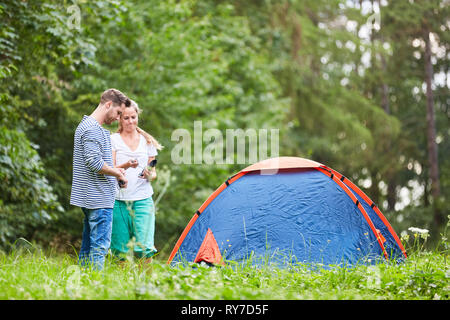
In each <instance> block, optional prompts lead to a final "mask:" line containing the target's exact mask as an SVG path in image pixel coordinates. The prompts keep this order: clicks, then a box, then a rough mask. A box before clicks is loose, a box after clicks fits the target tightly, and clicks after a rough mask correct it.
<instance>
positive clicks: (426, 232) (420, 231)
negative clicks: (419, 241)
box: [408, 227, 430, 239]
mask: <svg viewBox="0 0 450 320" xmlns="http://www.w3.org/2000/svg"><path fill="white" fill-rule="evenodd" d="M408 230H409V231H411V232H412V233H414V234H420V237H421V238H423V239H426V238H428V236H429V232H430V231H429V230H427V229H420V228H415V227H410V228H408Z"/></svg>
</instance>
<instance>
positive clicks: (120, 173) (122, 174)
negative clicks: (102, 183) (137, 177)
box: [113, 168, 128, 188]
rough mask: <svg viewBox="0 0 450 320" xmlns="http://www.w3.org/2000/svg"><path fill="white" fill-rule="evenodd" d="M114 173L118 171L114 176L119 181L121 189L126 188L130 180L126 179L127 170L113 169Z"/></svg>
mask: <svg viewBox="0 0 450 320" xmlns="http://www.w3.org/2000/svg"><path fill="white" fill-rule="evenodd" d="M113 170H114V171H116V172H115V173H116V174H114V176H115V177H116V178H117V180H118V181H119V187H121V188H126V187H127V186H128V180H127V178H125V169H122V168H113Z"/></svg>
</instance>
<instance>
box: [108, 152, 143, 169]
mask: <svg viewBox="0 0 450 320" xmlns="http://www.w3.org/2000/svg"><path fill="white" fill-rule="evenodd" d="M112 156H113V164H114V167H115V168H122V169H125V170H127V169H128V168H130V167H133V168H136V167H137V166H138V164H139V163H138V162H137V160H136V159H130V160H128V161H127V162H124V163H122V164H119V165H117V164H116V151H114V150H113V152H112Z"/></svg>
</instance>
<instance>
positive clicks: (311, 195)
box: [173, 169, 401, 265]
mask: <svg viewBox="0 0 450 320" xmlns="http://www.w3.org/2000/svg"><path fill="white" fill-rule="evenodd" d="M358 198H359V197H358ZM359 201H360V202H361V204H362V205H363V206H364V208H365V209H366V211H367V213H368V214H369V215H370V217H371V218H373V221H374V224H375V226H376V228H378V229H379V230H380V231H381V232H382V234H383V235H384V236H385V237H386V242H387V243H388V244H389V248H391V250H393V251H395V253H396V254H398V253H399V252H400V254H401V251H400V249H399V248H398V247H397V245H396V244H395V240H394V239H393V238H392V236H390V233H389V232H384V231H385V228H386V227H385V226H384V224H383V223H382V222H381V220H380V219H379V218H378V217H377V215H376V213H375V212H374V211H373V210H372V209H371V208H370V205H368V204H367V203H366V202H365V201H363V200H362V199H360V198H359ZM369 209H370V210H369ZM208 228H210V229H211V230H212V232H213V234H214V237H215V238H216V240H217V244H218V246H219V249H220V252H221V253H222V256H223V257H224V258H225V260H233V261H246V260H248V259H250V260H251V262H252V263H257V264H261V263H267V262H270V263H277V264H285V263H297V262H299V263H313V264H315V263H319V264H323V265H336V264H338V265H354V264H357V263H373V262H375V261H376V260H377V259H379V258H382V257H383V253H382V249H381V247H380V245H379V244H378V241H377V239H376V236H375V234H374V233H373V231H372V230H371V228H370V227H369V224H368V222H367V221H366V220H365V218H364V216H363V215H362V213H361V211H360V210H359V209H358V207H357V206H356V205H355V203H354V202H353V201H352V200H351V198H350V197H349V196H348V194H346V193H345V191H344V190H343V189H342V188H341V187H340V186H339V185H338V184H337V183H336V182H335V181H333V180H332V179H330V178H329V177H328V176H327V175H325V174H323V173H322V172H320V171H317V170H314V169H299V170H280V171H279V172H278V173H277V174H272V175H263V174H261V173H260V172H250V173H248V174H246V175H244V176H243V177H241V178H239V179H238V180H236V181H235V182H233V183H232V184H230V185H229V186H228V187H227V188H226V189H224V190H223V191H222V192H221V193H220V194H218V195H217V197H216V198H215V199H214V200H213V201H212V202H211V203H210V204H209V205H208V206H207V207H206V208H205V210H204V211H203V212H202V213H201V214H200V216H199V217H198V219H197V220H196V221H195V223H194V224H193V226H192V228H191V229H190V231H189V232H188V234H187V235H186V238H185V239H184V241H183V243H182V244H181V246H180V248H179V250H178V251H177V254H176V255H175V257H174V259H173V262H175V263H176V262H182V261H193V259H194V258H195V256H196V254H197V252H198V249H199V247H200V245H201V243H202V241H203V239H204V237H205V235H206V233H207V230H208Z"/></svg>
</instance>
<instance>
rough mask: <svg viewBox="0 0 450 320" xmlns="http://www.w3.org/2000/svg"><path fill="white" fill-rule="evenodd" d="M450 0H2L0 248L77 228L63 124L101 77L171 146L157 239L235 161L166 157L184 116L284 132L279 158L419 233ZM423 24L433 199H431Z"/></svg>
mask: <svg viewBox="0 0 450 320" xmlns="http://www.w3.org/2000/svg"><path fill="white" fill-rule="evenodd" d="M448 7H449V6H448V4H447V3H446V2H445V1H438V0H433V1H419V0H415V1H367V0H363V1H359V0H358V1H356V0H355V1H343V0H332V1H329V0H314V1H312V0H306V1H294V0H283V1H271V0H265V1H260V0H251V1H245V2H244V1H234V0H228V1H220V0H207V1H196V0H190V1H174V0H171V1H156V0H150V1H144V0H133V1H73V2H72V1H61V2H56V3H55V2H54V1H50V0H33V1H0V18H1V19H0V112H1V115H2V118H1V119H0V164H1V166H0V178H1V179H2V181H5V182H4V183H3V184H2V185H1V186H0V191H1V192H0V239H1V242H2V243H3V244H4V245H6V244H7V243H8V242H12V241H14V240H15V239H17V238H18V237H20V236H22V237H26V238H30V239H32V240H41V241H45V242H46V243H49V242H50V241H52V242H51V243H52V244H57V243H58V242H64V241H65V240H69V241H70V243H72V244H73V243H76V240H78V239H79V238H80V237H81V211H80V210H78V209H77V208H74V207H72V206H70V205H69V194H70V186H71V179H72V176H71V175H72V146H73V145H72V143H73V133H74V130H75V128H76V126H77V124H78V123H79V121H80V119H81V118H82V116H83V115H84V114H90V113H91V112H92V111H93V110H94V108H95V107H96V105H97V104H98V102H99V97H100V94H101V92H103V90H105V89H106V88H111V87H115V88H118V89H120V90H121V91H123V92H125V93H126V94H127V95H129V96H130V97H131V98H132V99H134V100H135V101H136V102H137V103H138V104H139V106H140V107H141V109H143V113H142V114H141V115H140V126H141V127H142V128H143V129H145V130H146V131H148V132H149V133H151V134H152V135H154V136H155V137H156V138H157V139H158V140H159V141H160V142H161V143H162V144H163V145H164V146H165V148H164V149H163V150H161V151H160V154H159V156H158V170H159V173H160V174H159V178H158V180H157V182H156V183H155V185H154V189H155V196H154V198H155V200H156V199H158V204H157V236H156V242H157V246H159V247H160V248H164V247H165V246H166V247H167V248H168V247H171V246H172V245H173V242H174V241H176V237H177V236H178V235H179V233H180V232H181V230H182V229H183V227H184V226H185V225H186V223H187V221H188V220H189V219H190V217H191V216H192V214H193V213H194V212H195V210H197V209H198V207H199V206H200V205H201V204H202V203H203V201H204V200H205V199H206V198H207V197H208V196H209V194H210V193H211V192H212V191H213V190H214V189H215V188H217V187H218V186H219V185H220V184H221V183H222V182H223V181H224V180H225V179H226V178H228V177H229V176H230V175H232V174H234V173H235V172H237V171H239V170H240V169H242V168H243V165H242V164H219V163H213V164H207V165H206V164H205V163H204V162H202V163H201V164H195V163H193V164H191V165H187V164H175V163H174V162H173V159H172V157H171V156H172V154H171V151H172V150H173V149H174V147H175V146H176V145H177V143H178V142H179V141H176V140H173V139H172V138H173V137H172V133H173V132H174V131H175V130H176V129H180V128H181V129H185V130H187V131H188V132H189V133H190V135H191V137H192V138H194V133H195V132H194V121H201V123H202V129H203V132H204V131H205V130H207V129H216V130H217V131H216V132H221V133H223V135H224V136H225V131H226V130H227V129H242V130H246V129H256V130H258V129H271V128H276V129H279V130H280V155H289V156H300V157H305V158H310V159H313V160H316V161H319V162H322V163H324V164H326V165H329V166H331V167H333V168H335V169H336V170H338V171H340V172H341V173H343V174H345V175H346V176H348V177H349V178H351V179H352V180H353V181H354V182H356V183H357V184H359V186H360V187H362V188H363V189H364V190H365V191H366V192H367V193H368V195H369V196H370V197H371V198H372V199H373V200H374V201H375V202H376V203H378V204H379V205H380V207H381V208H383V209H384V210H385V211H386V210H387V211H388V212H387V213H388V215H389V216H390V217H391V218H392V219H393V220H394V221H393V222H394V224H396V223H397V224H398V225H400V222H401V221H403V222H407V223H409V224H411V223H413V224H414V223H422V224H425V226H424V225H422V227H429V225H428V224H429V223H430V222H431V217H432V215H433V213H432V211H433V210H434V208H436V204H437V207H439V208H440V210H441V211H440V212H445V210H446V209H445V205H446V204H445V199H446V198H447V197H448V196H449V195H448V190H449V188H448V185H449V181H450V176H449V174H450V172H449V169H448V168H449V163H448V161H449V160H448V159H449V157H448V150H450V148H449V131H448V123H449V117H450V113H449V110H448V106H449V105H450V104H449V95H448V87H449V84H448V73H449V70H448V52H449V39H448V37H449V36H448V35H449V32H448V22H447V20H446V19H447V17H448V10H449V8H448ZM377 17H378V18H380V19H378V20H377ZM424 27H426V28H427V30H428V32H429V35H430V39H431V40H432V41H431V44H432V45H431V61H432V63H433V71H434V74H435V77H434V79H433V87H432V88H433V96H434V110H435V116H436V120H435V125H436V144H437V147H438V156H439V157H438V163H439V179H440V184H441V190H442V194H441V198H440V200H436V199H434V198H433V197H431V185H432V183H431V181H430V164H429V161H428V150H427V135H426V126H427V124H426V121H425V119H426V90H425V89H424V88H425V87H424V84H425V68H424V63H425V61H424V50H425V45H424V44H425V43H424V40H423V39H424V38H423V29H424ZM109 129H110V130H111V131H115V130H116V126H115V125H113V126H110V127H109ZM208 138H209V137H203V139H202V140H203V141H202V150H204V149H205V148H206V147H207V146H208V145H210V144H211V143H212V142H213V141H212V140H211V139H209V140H208ZM192 147H193V146H192ZM223 151H224V156H225V150H223ZM234 151H236V150H234ZM196 156H198V154H196V153H195V152H194V148H192V149H191V158H192V159H194V157H196ZM235 156H236V155H233V157H235ZM248 160H249V159H248V158H247V161H248ZM248 164H249V163H248ZM392 219H391V220H392ZM402 219H403V220H402ZM391 222H392V221H391ZM400 231H401V230H400ZM436 233H437V231H436ZM64 239H65V240H64Z"/></svg>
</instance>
